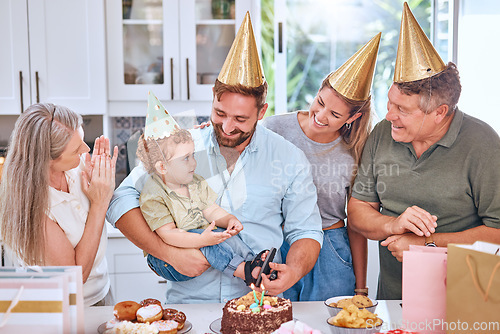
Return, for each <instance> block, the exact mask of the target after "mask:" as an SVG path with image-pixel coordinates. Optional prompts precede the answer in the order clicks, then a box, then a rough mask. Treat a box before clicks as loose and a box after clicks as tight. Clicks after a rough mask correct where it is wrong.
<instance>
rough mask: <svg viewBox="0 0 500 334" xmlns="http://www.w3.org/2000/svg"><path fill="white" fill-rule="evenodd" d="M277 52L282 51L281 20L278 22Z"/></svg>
mask: <svg viewBox="0 0 500 334" xmlns="http://www.w3.org/2000/svg"><path fill="white" fill-rule="evenodd" d="M278 53H283V22H279V23H278Z"/></svg>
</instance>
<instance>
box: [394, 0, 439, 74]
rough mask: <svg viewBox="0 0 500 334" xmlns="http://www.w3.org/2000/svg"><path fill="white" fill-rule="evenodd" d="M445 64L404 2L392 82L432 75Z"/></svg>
mask: <svg viewBox="0 0 500 334" xmlns="http://www.w3.org/2000/svg"><path fill="white" fill-rule="evenodd" d="M445 67H446V65H445V64H444V62H443V60H442V59H441V57H440V56H439V54H438V53H437V51H436V49H435V48H434V47H433V46H432V44H431V41H430V40H429V39H428V38H427V36H426V35H425V33H424V31H423V30H422V28H421V27H420V25H419V24H418V22H417V20H416V19H415V17H414V16H413V14H412V12H411V10H410V7H408V4H407V3H406V2H405V3H404V8H403V16H402V18H401V30H400V33H399V44H398V53H397V56H396V66H395V69H394V82H397V83H402V82H410V81H416V80H421V79H426V78H429V77H432V76H434V75H436V74H438V73H440V72H442V71H443V70H444V69H445Z"/></svg>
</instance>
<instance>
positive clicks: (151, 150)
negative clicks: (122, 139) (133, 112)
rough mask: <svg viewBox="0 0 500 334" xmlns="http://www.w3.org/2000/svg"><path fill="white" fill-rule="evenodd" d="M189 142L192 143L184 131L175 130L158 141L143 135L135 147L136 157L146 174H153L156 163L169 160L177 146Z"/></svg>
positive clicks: (189, 135)
mask: <svg viewBox="0 0 500 334" xmlns="http://www.w3.org/2000/svg"><path fill="white" fill-rule="evenodd" d="M191 142H193V137H192V136H191V133H190V132H189V131H187V130H184V129H178V130H175V131H174V132H173V133H172V134H171V135H170V136H168V137H165V138H159V139H152V138H144V134H143V135H141V137H140V138H139V143H138V145H137V157H138V158H139V160H141V161H142V163H143V165H144V169H145V170H146V172H148V173H149V174H154V173H156V167H155V165H156V163H157V162H158V161H164V159H167V160H168V159H170V158H171V157H172V156H173V154H174V152H175V147H177V145H178V144H181V143H191ZM164 162H165V163H166V161H164Z"/></svg>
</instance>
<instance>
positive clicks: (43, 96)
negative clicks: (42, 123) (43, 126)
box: [0, 0, 107, 115]
mask: <svg viewBox="0 0 500 334" xmlns="http://www.w3.org/2000/svg"><path fill="white" fill-rule="evenodd" d="M0 45H2V48H1V50H0V73H1V74H2V75H0V114H2V115H16V114H20V113H21V112H22V111H23V110H24V109H26V108H27V107H28V106H29V105H30V104H32V103H36V102H39V101H40V102H52V103H56V104H61V105H64V106H67V107H69V108H71V109H73V110H75V111H76V112H78V113H80V114H104V113H105V110H106V100H107V96H106V71H105V66H106V49H105V24H104V2H103V0H0Z"/></svg>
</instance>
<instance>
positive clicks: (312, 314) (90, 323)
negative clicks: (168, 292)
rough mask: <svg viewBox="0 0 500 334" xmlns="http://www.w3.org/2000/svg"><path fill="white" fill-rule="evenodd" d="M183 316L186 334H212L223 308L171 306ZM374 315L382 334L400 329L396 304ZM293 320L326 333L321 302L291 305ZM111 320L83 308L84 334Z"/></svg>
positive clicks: (99, 310)
mask: <svg viewBox="0 0 500 334" xmlns="http://www.w3.org/2000/svg"><path fill="white" fill-rule="evenodd" d="M168 307H169V308H174V309H177V310H179V311H182V312H184V313H185V314H186V317H187V321H189V322H191V324H192V325H193V327H192V329H191V330H190V331H189V334H203V333H212V331H211V330H210V327H209V326H210V324H211V323H212V322H213V321H214V320H216V319H218V318H220V317H221V316H222V307H223V304H171V305H168ZM375 313H376V314H378V316H379V317H380V318H381V319H382V320H383V321H384V324H383V326H382V329H381V330H383V331H386V330H390V329H397V328H398V327H400V326H401V323H402V322H401V318H402V309H401V301H400V300H387V301H386V300H381V301H379V304H378V306H377V309H376V310H375ZM293 316H294V318H295V319H297V320H300V321H301V322H304V323H306V324H308V325H309V326H311V327H313V328H314V329H319V330H320V331H321V332H322V333H325V334H327V333H330V327H331V326H330V325H328V323H327V322H326V320H327V319H328V317H329V313H328V310H327V308H326V306H325V304H324V303H323V302H294V303H293ZM112 318H113V307H112V306H100V307H88V308H85V333H88V334H90V333H97V328H98V327H99V326H100V325H101V324H102V323H104V322H106V321H108V320H110V319H112Z"/></svg>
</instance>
